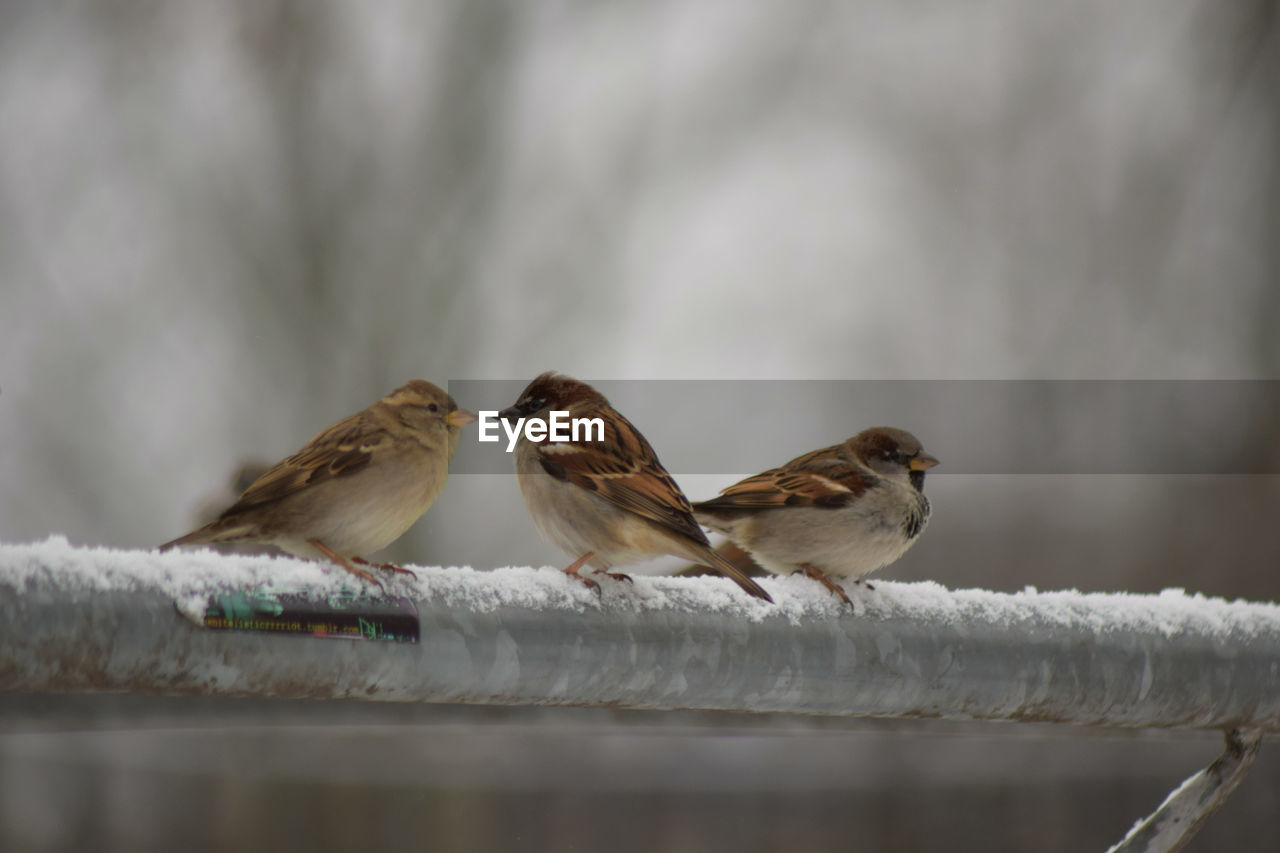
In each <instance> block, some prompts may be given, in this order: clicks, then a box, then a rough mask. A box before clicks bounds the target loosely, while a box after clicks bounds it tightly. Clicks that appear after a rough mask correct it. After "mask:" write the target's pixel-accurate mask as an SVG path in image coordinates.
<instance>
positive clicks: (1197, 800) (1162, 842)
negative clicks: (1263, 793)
mask: <svg viewBox="0 0 1280 853" xmlns="http://www.w3.org/2000/svg"><path fill="white" fill-rule="evenodd" d="M1226 741H1227V745H1226V748H1225V749H1224V750H1223V752H1222V755H1220V756H1218V758H1217V759H1216V760H1215V761H1214V762H1213V763H1212V764H1210V765H1209V766H1208V767H1206V768H1205V769H1203V770H1201V771H1200V772H1199V773H1196V774H1195V775H1193V776H1191V777H1190V778H1189V779H1187V781H1185V782H1183V783H1182V785H1180V786H1179V787H1178V789H1177V790H1176V791H1174V792H1173V793H1172V794H1170V795H1169V796H1168V797H1167V798H1165V801H1164V802H1163V803H1161V804H1160V808H1158V809H1156V810H1155V811H1154V812H1152V813H1151V815H1149V816H1148V817H1146V818H1144V819H1143V820H1140V821H1138V823H1136V824H1135V825H1134V827H1133V829H1131V830H1129V833H1128V834H1127V835H1126V836H1125V837H1124V838H1123V839H1122V840H1121V841H1120V843H1119V844H1117V845H1115V846H1114V847H1112V848H1111V849H1110V850H1108V851H1107V853H1176V851H1178V850H1181V849H1182V848H1183V847H1185V846H1186V845H1187V843H1188V842H1189V841H1190V840H1191V839H1192V837H1193V836H1194V835H1195V834H1196V833H1197V832H1199V831H1200V827H1202V826H1204V822H1205V821H1206V820H1208V819H1209V815H1211V814H1213V813H1214V812H1215V811H1217V809H1218V808H1219V807H1220V806H1221V805H1222V804H1223V803H1225V802H1226V801H1227V798H1228V797H1230V796H1231V793H1232V792H1233V791H1235V789H1236V788H1237V787H1238V786H1239V785H1240V780H1242V779H1243V778H1244V774H1245V773H1246V772H1247V771H1248V769H1249V767H1250V765H1252V764H1253V760H1254V759H1255V758H1257V757H1258V749H1259V748H1260V747H1261V746H1262V732H1259V731H1250V732H1242V731H1239V730H1232V731H1229V732H1227V733H1226Z"/></svg>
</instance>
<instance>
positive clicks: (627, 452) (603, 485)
mask: <svg viewBox="0 0 1280 853" xmlns="http://www.w3.org/2000/svg"><path fill="white" fill-rule="evenodd" d="M538 454H539V461H540V462H541V463H542V467H543V470H545V471H546V472H547V473H548V474H550V475H551V476H553V477H555V478H557V479H560V480H567V481H569V482H570V483H573V484H574V485H575V486H580V487H582V488H584V489H587V490H588V491H591V492H594V493H595V494H597V495H599V496H600V497H602V498H604V499H605V500H607V501H609V502H610V503H612V504H615V505H617V506H620V507H622V508H624V509H627V510H630V511H631V512H634V513H635V514H636V515H639V516H641V517H642V518H646V519H648V520H649V521H652V522H654V523H656V524H659V525H661V526H663V527H665V528H667V529H668V530H671V531H672V532H674V533H678V534H680V535H682V536H684V537H686V538H688V539H692V540H693V541H695V542H698V543H700V544H703V545H705V544H707V537H706V534H704V533H703V532H702V528H701V527H699V526H698V522H697V521H695V520H694V518H693V508H692V507H691V506H690V505H689V499H688V498H686V497H685V495H684V492H682V491H681V490H680V487H679V486H678V485H676V481H675V480H673V479H672V478H671V475H670V474H669V473H667V469H665V468H663V467H662V463H661V462H659V461H658V456H657V454H656V453H654V451H653V448H652V447H651V446H650V445H649V442H648V441H646V440H645V437H644V436H643V435H641V434H640V432H639V431H638V430H637V429H636V428H635V427H634V426H632V425H631V423H630V422H628V421H627V420H626V419H625V418H623V417H621V416H620V415H619V416H617V428H615V422H614V420H613V418H605V435H604V441H600V442H557V443H554V444H542V445H539V447H538Z"/></svg>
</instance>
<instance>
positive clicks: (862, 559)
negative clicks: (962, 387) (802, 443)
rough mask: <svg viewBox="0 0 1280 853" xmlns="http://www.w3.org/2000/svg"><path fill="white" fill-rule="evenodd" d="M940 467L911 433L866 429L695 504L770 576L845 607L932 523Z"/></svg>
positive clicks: (709, 523)
mask: <svg viewBox="0 0 1280 853" xmlns="http://www.w3.org/2000/svg"><path fill="white" fill-rule="evenodd" d="M937 464H938V460H937V459H935V458H934V457H932V456H930V455H929V454H928V453H925V452H924V449H923V448H922V447H921V446H920V442H919V440H918V439H916V437H915V436H913V435H912V434H911V433H909V432H906V431H904V430H900V429H893V428H892V427H875V428H873V429H868V430H863V431H862V432H860V433H858V434H857V435H855V436H854V437H853V438H851V439H849V440H848V441H845V442H844V443H842V444H836V445H833V446H831V447H824V448H822V449H821V450H815V451H813V452H812V453H806V454H805V455H803V456H799V457H796V458H795V459H792V460H791V461H790V462H788V463H787V464H785V465H783V466H781V467H779V468H770V469H769V470H768V471H764V472H763V473H760V474H756V475H755V476H754V477H748V478H747V479H745V480H743V481H741V482H739V483H735V484H734V485H732V486H730V487H729V488H727V489H725V490H724V491H722V492H721V493H720V496H719V497H716V498H712V499H711V500H709V501H702V502H701V503H697V504H694V506H693V511H694V515H695V516H696V517H697V519H698V521H699V522H701V523H702V524H703V525H705V526H707V527H709V528H711V529H712V530H716V531H718V532H720V533H723V534H724V535H725V536H728V537H729V538H730V539H732V540H733V541H734V542H736V543H738V544H739V545H741V546H742V547H743V548H745V549H746V550H747V551H748V552H749V553H750V554H751V556H752V557H753V558H754V559H755V561H756V562H757V563H759V564H760V565H761V566H763V567H764V568H765V569H768V570H769V571H771V572H774V573H776V574H789V573H791V572H795V571H800V572H803V573H804V574H806V575H808V576H809V577H811V578H813V579H814V580H817V581H820V582H821V583H822V584H823V585H824V586H826V587H827V589H829V590H831V591H832V592H834V593H835V594H836V595H838V596H840V598H842V599H843V600H844V601H845V603H851V602H850V601H849V596H848V595H846V594H845V591H844V590H843V589H842V588H841V587H840V585H839V584H837V583H836V582H835V581H833V580H832V579H831V578H832V576H835V577H840V578H851V579H853V580H855V581H856V580H858V579H860V578H862V577H863V576H864V575H867V574H870V573H871V572H874V571H875V570H876V569H880V568H883V567H885V566H887V565H889V564H890V563H892V562H893V561H894V560H896V559H898V558H899V557H901V556H902V555H903V554H904V553H905V552H906V550H907V549H908V548H910V547H911V545H912V544H913V543H914V542H915V541H916V539H917V538H918V537H919V536H920V531H922V530H924V526H925V524H927V523H928V521H929V512H930V507H929V499H928V498H926V497H925V495H924V474H925V471H927V470H928V469H930V468H932V467H933V466H934V465H937Z"/></svg>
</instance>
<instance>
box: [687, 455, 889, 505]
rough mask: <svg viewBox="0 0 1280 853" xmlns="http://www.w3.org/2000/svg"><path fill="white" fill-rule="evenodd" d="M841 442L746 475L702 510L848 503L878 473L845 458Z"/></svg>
mask: <svg viewBox="0 0 1280 853" xmlns="http://www.w3.org/2000/svg"><path fill="white" fill-rule="evenodd" d="M840 450H841V445H838V444H837V445H833V446H831V447H824V448H821V449H820V450H814V451H812V452H810V453H806V454H804V455H803V456H797V457H796V458H795V459H792V460H791V461H790V462H788V463H787V464H786V465H782V466H780V467H778V468H770V469H769V470H768V471H762V472H760V473H759V474H756V475H755V476H753V477H747V478H746V479H745V480H741V481H739V482H737V483H734V484H733V485H732V486H729V487H728V488H727V489H725V490H723V491H722V492H721V493H720V495H719V496H718V497H714V498H712V499H711V500H708V501H703V502H701V503H699V504H698V509H701V510H711V511H714V510H726V509H766V508H769V507H780V506H809V507H825V508H831V509H834V508H836V507H841V506H845V505H846V504H848V503H849V502H850V501H852V500H853V499H854V498H856V497H858V496H859V495H861V494H862V493H863V492H865V491H866V490H867V489H868V488H870V487H871V486H872V485H873V484H874V483H875V481H876V479H877V477H876V475H875V474H873V473H871V472H870V471H867V470H865V469H863V468H860V467H858V466H856V465H853V464H851V463H849V462H848V461H846V460H845V459H844V458H843V457H842V456H841V453H840Z"/></svg>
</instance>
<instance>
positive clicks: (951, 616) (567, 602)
mask: <svg viewBox="0 0 1280 853" xmlns="http://www.w3.org/2000/svg"><path fill="white" fill-rule="evenodd" d="M406 568H411V569H412V570H413V571H414V572H415V573H416V574H417V578H416V579H414V578H410V577H408V576H407V575H396V576H394V577H391V576H388V577H387V579H386V580H385V581H384V583H385V585H386V588H387V591H388V592H389V593H392V594H395V595H403V596H408V597H410V598H413V599H417V600H423V599H432V600H435V601H439V602H440V603H442V604H444V605H445V606H449V607H457V608H460V609H471V610H476V611H480V612H487V611H492V610H494V609H497V608H499V607H516V608H533V609H541V610H569V611H575V612H586V611H587V610H588V609H592V608H595V609H605V610H632V611H652V610H668V611H686V612H693V611H698V612H716V613H722V614H728V615H734V616H739V617H741V618H744V619H747V620H749V621H753V622H757V621H760V620H763V619H766V618H773V617H777V616H781V617H783V618H785V619H786V620H787V621H789V622H791V623H795V624H798V623H800V622H801V621H803V620H808V619H827V618H835V617H839V616H841V615H843V614H847V612H848V609H847V608H846V607H845V606H843V605H842V604H841V603H840V602H839V601H838V600H837V599H836V597H835V596H833V595H832V594H831V593H830V592H828V591H827V590H826V589H824V588H823V587H822V586H821V585H819V584H817V583H815V582H814V581H811V580H809V579H808V578H805V577H801V576H797V575H792V576H788V577H770V578H765V579H764V580H763V581H762V583H761V585H762V586H763V587H764V588H765V589H766V590H768V592H769V594H770V595H772V596H773V598H774V601H775V604H768V603H766V602H763V601H760V600H758V599H754V598H751V597H749V596H747V595H746V593H744V592H742V591H741V590H740V589H738V587H737V586H736V585H735V584H734V583H733V582H732V581H729V580H726V579H724V578H718V577H698V578H683V577H679V578H677V577H647V576H643V575H638V574H637V575H635V576H634V582H633V583H626V582H624V581H615V580H612V579H609V578H606V577H599V583H600V586H601V593H600V594H599V595H597V594H596V593H595V592H594V591H592V590H591V589H589V588H587V587H586V585H584V584H582V583H581V582H579V581H575V580H573V579H572V578H569V577H567V576H566V575H565V574H564V573H563V572H561V571H560V570H559V569H558V568H556V567H550V566H547V567H542V568H531V567H510V568H499V569H491V570H477V569H473V568H469V567H465V568H457V567H439V566H406ZM873 582H874V586H875V589H874V590H867V589H865V588H864V587H862V586H858V585H853V584H850V585H849V586H848V591H849V594H850V598H852V599H853V602H854V616H855V617H864V616H865V617H867V618H873V619H878V620H882V621H884V620H893V619H908V620H924V621H929V622H936V623H943V624H959V623H961V622H963V623H966V624H995V625H1004V624H1007V625H1013V624H1016V623H1019V622H1032V623H1034V624H1036V625H1038V626H1041V627H1054V626H1061V627H1065V628H1072V629H1076V630H1088V631H1093V632H1097V633H1105V632H1107V631H1114V630H1122V631H1137V632H1144V633H1153V634H1157V635H1160V636H1165V637H1171V636H1176V635H1178V634H1179V633H1183V632H1192V633H1198V634H1207V635H1210V636H1225V635H1227V634H1228V633H1231V634H1233V635H1234V636H1236V637H1237V638H1248V637H1251V636H1262V635H1265V634H1271V635H1276V634H1280V605H1276V604H1273V603H1250V602H1244V601H1226V600H1224V599H1221V598H1210V597H1206V596H1203V595H1188V594H1187V593H1186V592H1184V591H1183V590H1180V589H1168V590H1165V591H1164V592H1162V593H1160V594H1158V595H1137V594H1129V593H1082V592H1077V591H1075V590H1068V591H1061V592H1038V591H1036V590H1035V588H1034V587H1027V588H1026V589H1025V590H1024V591H1022V592H1017V593H1012V594H1010V593H999V592H991V591H988V590H981V589H961V590H951V589H947V588H945V587H943V586H942V585H941V584H937V583H932V582H927V581H925V582H916V583H902V582H895V581H891V580H884V579H879V578H875V579H873ZM4 587H11V588H16V589H18V590H22V589H24V588H30V589H58V590H61V591H64V592H70V593H76V592H83V593H85V594H90V595H91V594H93V593H95V592H102V591H107V590H119V591H129V590H139V591H140V590H158V591H160V592H162V593H163V594H165V595H167V596H169V597H172V598H173V599H174V600H175V602H177V604H178V606H179V608H180V609H181V610H182V611H183V612H184V613H187V614H188V615H191V616H193V617H197V618H198V615H199V614H201V613H203V608H204V605H205V603H206V602H207V601H208V597H209V595H210V594H212V593H214V592H216V591H219V590H226V589H229V588H230V589H243V590H248V589H261V590H263V591H274V592H309V593H312V594H315V595H327V594H332V593H337V592H339V591H343V590H345V591H348V592H350V591H352V590H356V591H361V590H365V589H369V587H368V585H367V584H365V582H363V581H361V580H359V579H358V578H355V577H353V576H351V575H349V574H348V573H346V572H344V571H343V570H342V569H340V568H338V567H336V566H330V565H327V564H324V563H318V562H308V561H305V560H298V559H294V558H290V557H263V556H241V555H225V554H219V553H216V552H214V551H211V550H207V549H201V550H173V551H169V552H166V553H163V554H161V553H159V552H157V551H155V550H148V551H142V550H136V551H131V550H119V549H111V548H102V547H92V546H77V545H72V544H71V543H69V542H68V541H67V540H66V538H65V537H63V536H56V535H55V536H50V537H49V538H48V539H45V540H44V541H42V542H35V543H31V544H4V543H0V594H4V593H3V591H2V590H3V588H4ZM369 591H370V592H371V593H376V590H372V589H370V590H369Z"/></svg>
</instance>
